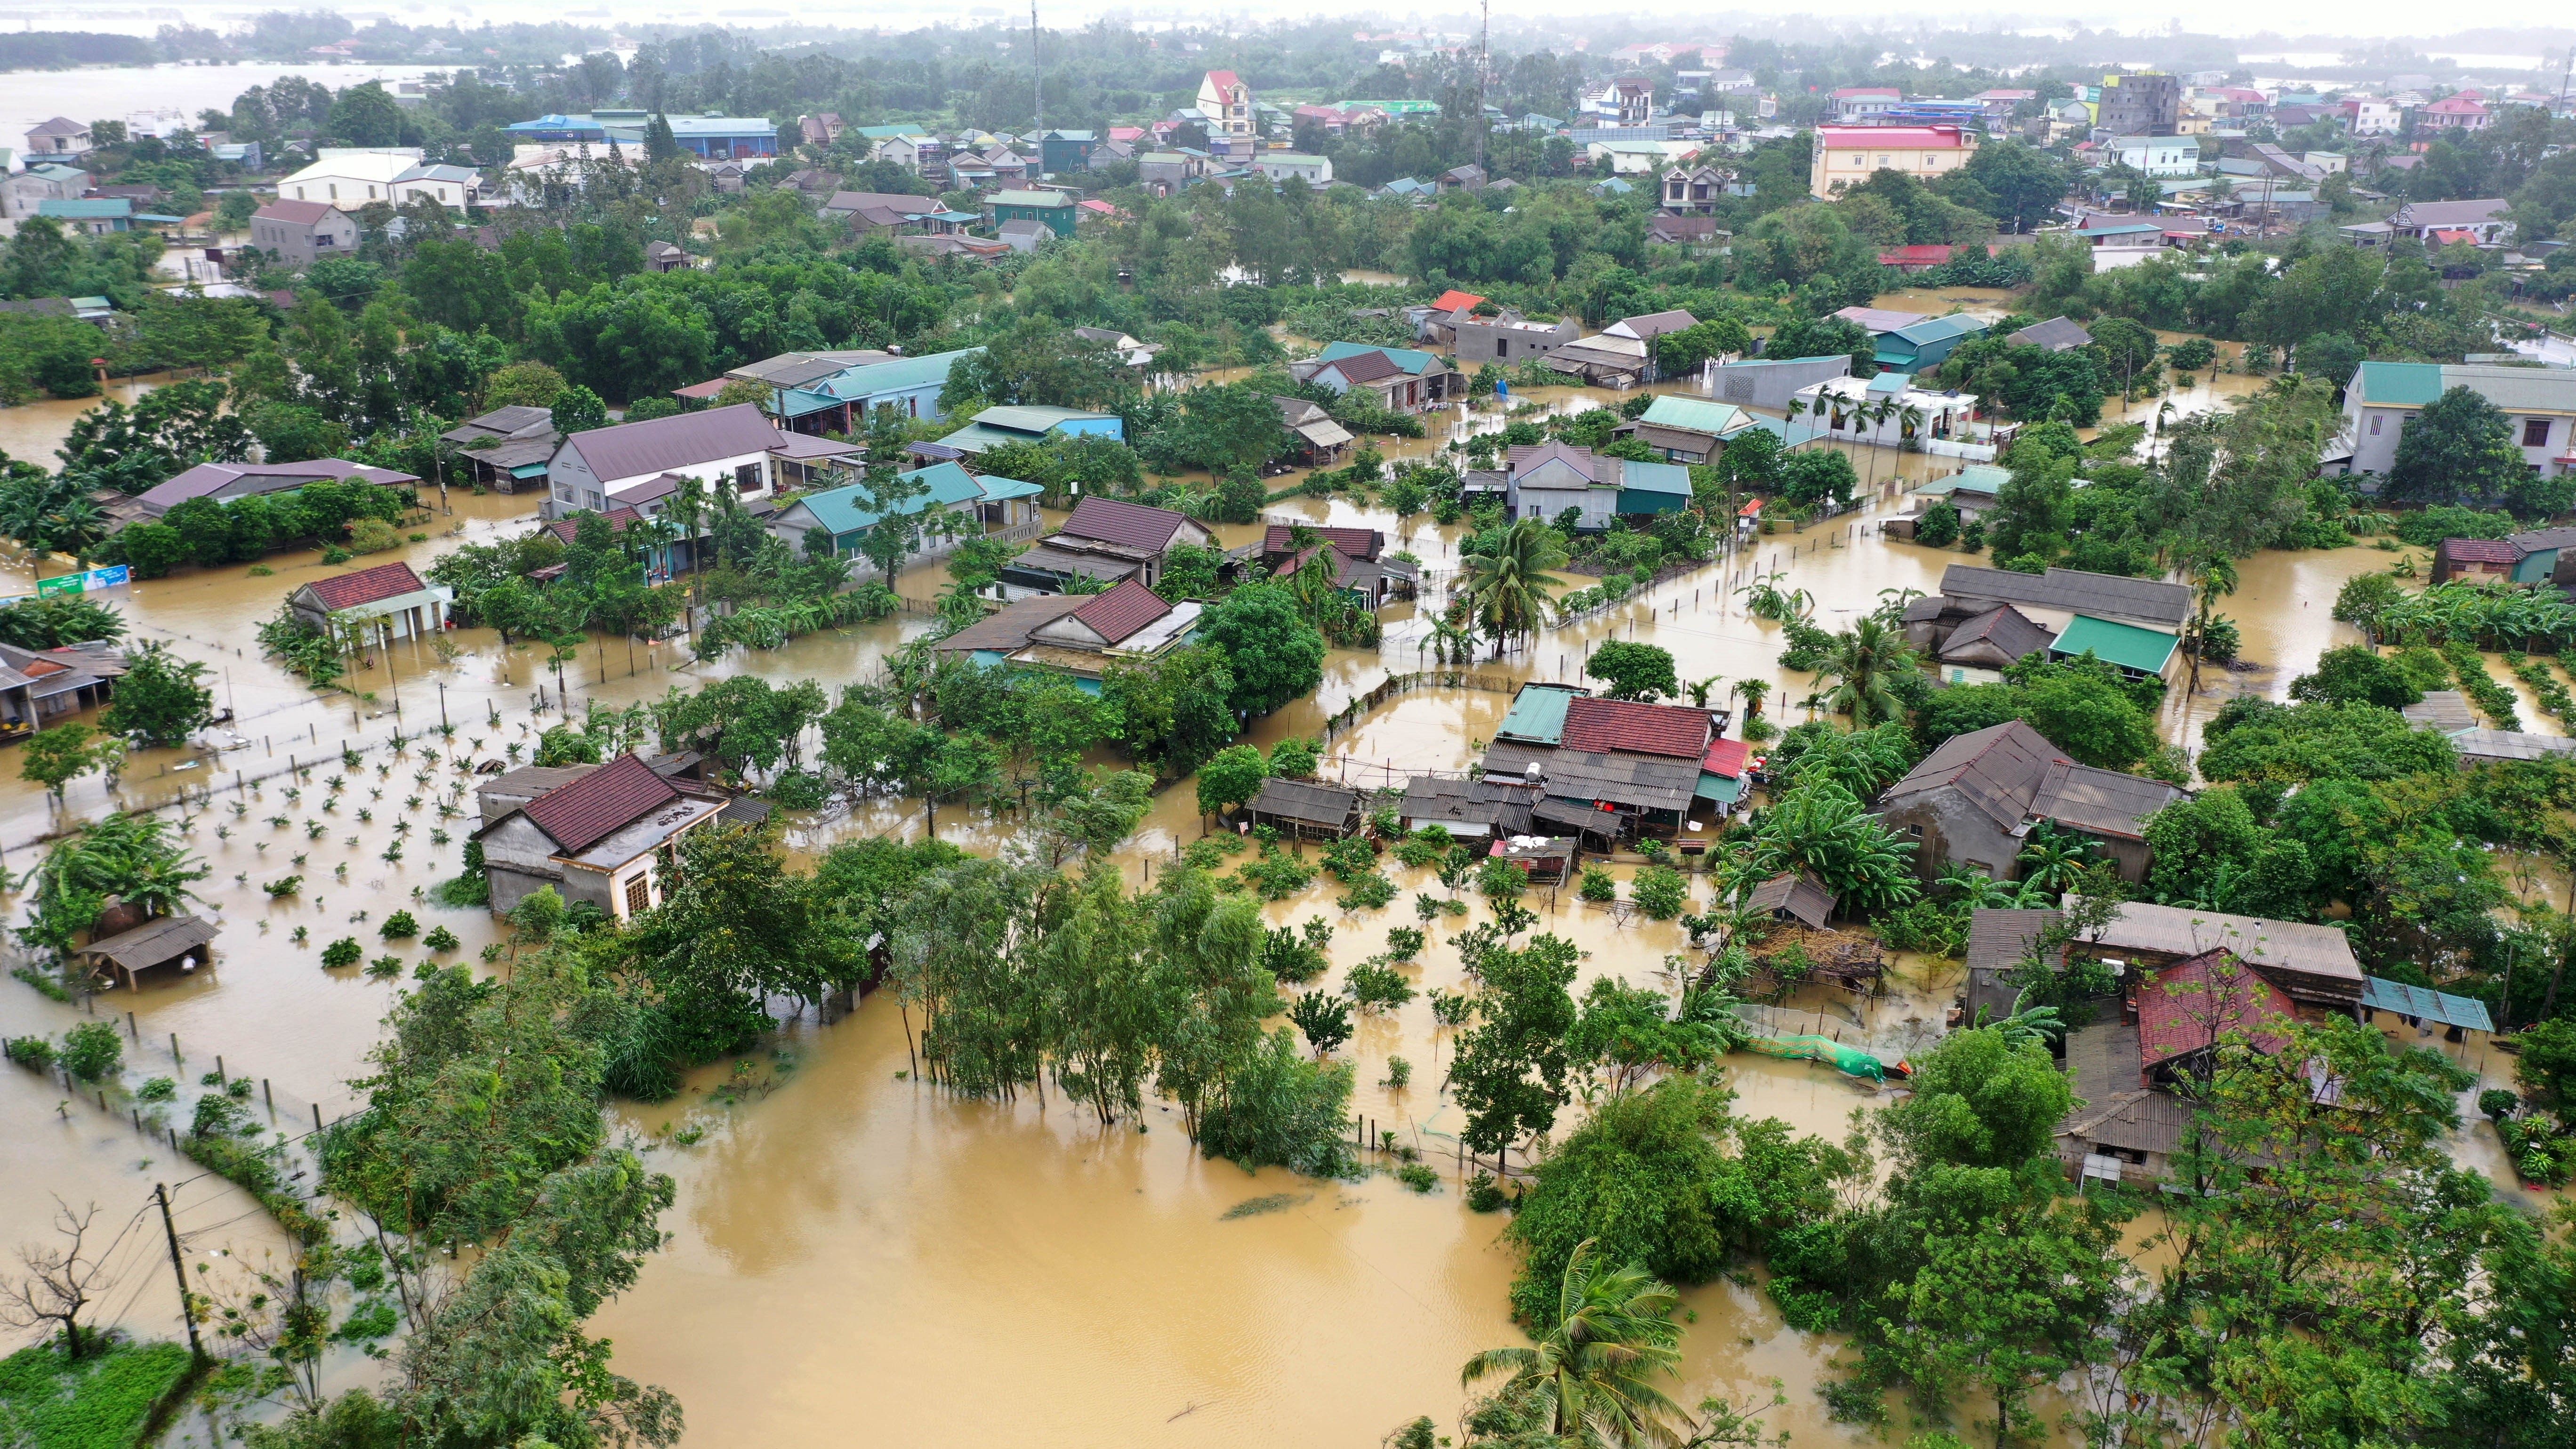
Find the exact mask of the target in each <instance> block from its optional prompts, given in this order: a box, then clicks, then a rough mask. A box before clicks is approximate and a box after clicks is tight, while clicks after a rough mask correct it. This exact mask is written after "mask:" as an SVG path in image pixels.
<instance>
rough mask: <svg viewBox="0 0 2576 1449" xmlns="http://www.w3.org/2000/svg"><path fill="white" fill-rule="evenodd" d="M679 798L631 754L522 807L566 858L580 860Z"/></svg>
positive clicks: (665, 783) (669, 783) (669, 786)
mask: <svg viewBox="0 0 2576 1449" xmlns="http://www.w3.org/2000/svg"><path fill="white" fill-rule="evenodd" d="M678 798H680V792H679V791H677V790H674V789H672V788H671V782H670V781H668V780H665V779H663V778H662V777H661V776H659V775H656V774H654V773H653V771H652V769H651V767H650V766H647V765H646V764H645V763H644V762H643V761H642V760H639V759H637V758H636V757H635V756H634V755H632V754H625V755H619V756H618V757H617V758H616V759H613V760H611V761H609V762H608V763H607V764H605V765H602V766H600V767H599V768H598V769H596V770H593V771H591V772H590V773H589V774H587V775H584V776H582V777H581V778H580V779H578V780H575V781H573V782H572V783H571V784H569V785H566V786H564V787H563V788H561V789H559V790H552V791H549V792H547V793H546V794H543V795H540V796H538V797H537V798H536V799H534V800H531V801H529V802H528V803H527V804H525V805H522V806H520V807H519V809H520V812H521V813H522V814H524V815H526V816H527V817H528V818H529V819H530V820H533V821H535V822H536V824H537V828H538V829H539V830H542V831H544V832H545V833H546V835H547V836H548V837H549V838H550V839H552V840H553V841H554V843H555V844H556V845H558V846H560V847H561V848H562V849H563V852H564V854H566V855H579V854H580V853H581V852H583V851H585V850H588V849H590V848H591V847H592V846H594V845H597V844H598V843H599V842H601V841H602V840H605V839H607V838H608V837H609V836H610V835H613V834H615V833H616V832H617V831H619V830H622V829H624V828H626V827H627V826H629V825H631V824H633V823H634V822H635V821H636V819H637V818H638V817H640V816H642V815H644V814H646V813H647V812H649V811H652V810H654V809H657V808H659V807H660V806H662V805H665V804H668V803H669V802H671V801H673V800H677V799H678Z"/></svg>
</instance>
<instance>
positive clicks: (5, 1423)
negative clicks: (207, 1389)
mask: <svg viewBox="0 0 2576 1449" xmlns="http://www.w3.org/2000/svg"><path fill="white" fill-rule="evenodd" d="M188 1377H189V1365H188V1350H187V1349H185V1348H183V1347H181V1346H180V1345H178V1344H175V1343H133V1342H117V1343H112V1344H109V1345H108V1346H107V1347H105V1348H104V1349H100V1350H98V1351H96V1352H93V1353H91V1354H90V1356H89V1357H87V1358H84V1359H82V1360H80V1361H79V1362H78V1363H74V1362H72V1361H70V1360H68V1359H66V1358H64V1357H63V1351H62V1344H61V1340H60V1338H59V1336H57V1337H56V1338H52V1339H48V1340H47V1341H46V1342H43V1343H40V1344H37V1345H35V1346H33V1347H31V1348H23V1349H20V1350H19V1351H18V1352H16V1353H13V1354H11V1355H9V1357H7V1358H5V1359H0V1443H6V1444H10V1445H19V1444H24V1445H27V1446H30V1449H132V1446H135V1445H138V1444H140V1443H141V1442H142V1441H143V1439H144V1436H145V1431H146V1429H147V1428H148V1427H149V1426H150V1424H151V1422H152V1419H153V1411H154V1410H155V1409H156V1408H157V1407H158V1406H159V1405H160V1404H161V1402H162V1400H163V1399H165V1398H167V1397H168V1396H169V1395H170V1394H171V1393H172V1392H173V1391H174V1390H176V1389H178V1388H179V1387H180V1386H181V1385H182V1384H183V1383H185V1382H186V1381H187V1379H188Z"/></svg>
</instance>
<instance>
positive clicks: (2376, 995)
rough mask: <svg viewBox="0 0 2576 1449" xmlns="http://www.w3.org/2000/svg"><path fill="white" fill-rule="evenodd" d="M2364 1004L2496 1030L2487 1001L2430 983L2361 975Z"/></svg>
mask: <svg viewBox="0 0 2576 1449" xmlns="http://www.w3.org/2000/svg"><path fill="white" fill-rule="evenodd" d="M2361 1004H2362V1005H2364V1006H2366V1007H2369V1008H2370V1009H2371V1010H2373V1011H2393V1012H2395V1013H2397V1014H2398V1015H2399V1016H2411V1017H2414V1018H2415V1019H2417V1020H2419V1021H2429V1022H2431V1023H2433V1024H2434V1025H2436V1026H2458V1027H2466V1028H2467V1029H2469V1030H2470V1031H2493V1030H2495V1018H2494V1017H2493V1016H2491V1015H2489V1014H2488V1012H2487V1004H2486V1003H2485V1002H2483V1001H2480V1000H2478V999H2476V998H2475V997H2470V996H2453V995H2452V994H2450V993H2449V992H2447V991H2435V990H2433V989H2432V988H2431V987H2429V986H2409V985H2407V984H2406V983H2405V982H2403V981H2390V980H2387V979H2386V978H2384V977H2379V976H2364V977H2363V978H2361Z"/></svg>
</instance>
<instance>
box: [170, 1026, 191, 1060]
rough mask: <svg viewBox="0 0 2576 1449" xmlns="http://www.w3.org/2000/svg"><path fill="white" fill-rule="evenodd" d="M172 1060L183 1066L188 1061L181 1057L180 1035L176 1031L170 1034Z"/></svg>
mask: <svg viewBox="0 0 2576 1449" xmlns="http://www.w3.org/2000/svg"><path fill="white" fill-rule="evenodd" d="M170 1060H171V1061H173V1062H175V1063H179V1064H182V1065H184V1064H185V1063H186V1061H187V1058H185V1057H182V1056H180V1055H179V1034H178V1033H177V1032H175V1031H174V1032H172V1033H170Z"/></svg>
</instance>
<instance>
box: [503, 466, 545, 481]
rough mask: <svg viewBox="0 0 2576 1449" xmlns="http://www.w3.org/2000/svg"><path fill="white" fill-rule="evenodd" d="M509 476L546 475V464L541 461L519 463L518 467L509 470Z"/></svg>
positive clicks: (541, 476)
mask: <svg viewBox="0 0 2576 1449" xmlns="http://www.w3.org/2000/svg"><path fill="white" fill-rule="evenodd" d="M510 476H511V477H513V478H543V477H544V476H546V465H545V464H543V463H521V464H520V465H519V466H518V467H516V468H513V469H511V470H510Z"/></svg>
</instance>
